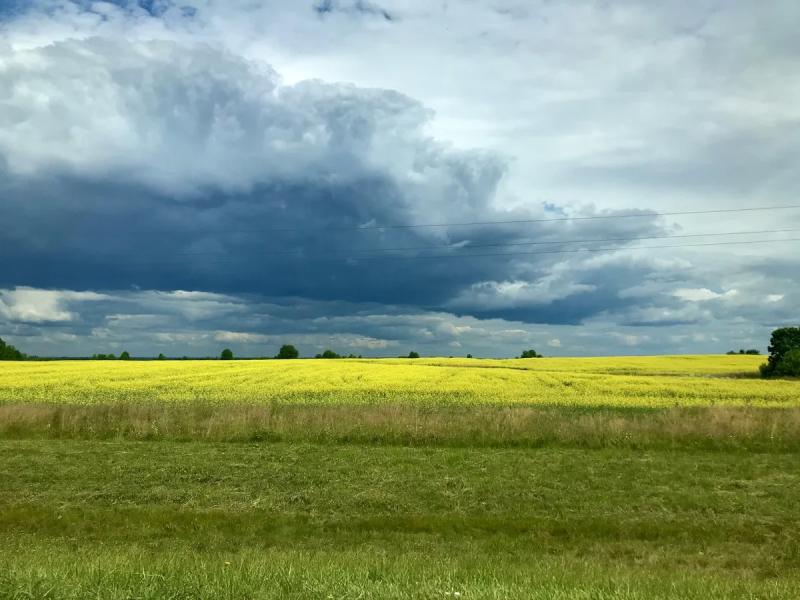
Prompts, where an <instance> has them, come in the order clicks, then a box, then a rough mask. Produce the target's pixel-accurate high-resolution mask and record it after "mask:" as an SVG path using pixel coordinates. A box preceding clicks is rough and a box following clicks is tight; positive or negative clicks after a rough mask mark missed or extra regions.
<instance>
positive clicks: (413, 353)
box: [408, 350, 419, 358]
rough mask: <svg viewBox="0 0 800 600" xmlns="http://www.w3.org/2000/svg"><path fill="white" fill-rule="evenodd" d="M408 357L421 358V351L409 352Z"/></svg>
mask: <svg viewBox="0 0 800 600" xmlns="http://www.w3.org/2000/svg"><path fill="white" fill-rule="evenodd" d="M408 358H419V352H414V351H413V350H412V351H411V352H409V353H408Z"/></svg>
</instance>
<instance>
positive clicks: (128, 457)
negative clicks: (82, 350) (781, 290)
mask: <svg viewBox="0 0 800 600" xmlns="http://www.w3.org/2000/svg"><path fill="white" fill-rule="evenodd" d="M571 361H572V362H571ZM758 362H759V358H758V357H738V356H736V357H647V358H614V359H541V360H539V359H536V360H526V361H522V360H514V361H477V360H466V359H427V360H420V361H404V360H384V361H350V360H347V361H247V362H241V363H240V362H235V361H234V362H231V363H224V362H210V361H206V362H199V361H198V362H194V361H188V362H168V363H156V362H152V363H93V362H58V363H29V364H21V365H13V366H7V365H5V364H0V482H1V484H0V598H6V597H8V598H57V599H58V598H64V599H66V598H70V599H78V598H90V597H91V598H112V599H123V598H124V599H133V598H137V599H141V598H152V599H155V598H186V599H188V598H209V599H210V598H236V599H239V598H241V599H245V598H247V599H249V598H276V599H277V598H281V599H282V598H290V599H291V598H326V599H327V598H354V599H355V598H564V599H566V598H580V599H600V600H603V599H630V600H634V599H645V598H697V599H701V598H702V599H705V598H750V599H751V598H797V597H798V595H799V594H798V590H800V503H798V502H797V490H798V489H800V384H798V382H796V381H762V380H758V379H754V378H749V377H748V374H749V373H750V372H751V369H754V368H755V366H756V365H757V363H758ZM571 367H574V368H571Z"/></svg>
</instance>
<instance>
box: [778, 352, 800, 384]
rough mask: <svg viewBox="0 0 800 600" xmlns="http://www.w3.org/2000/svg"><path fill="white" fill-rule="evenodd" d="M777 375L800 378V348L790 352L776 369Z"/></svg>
mask: <svg viewBox="0 0 800 600" xmlns="http://www.w3.org/2000/svg"><path fill="white" fill-rule="evenodd" d="M775 375H779V376H781V377H800V348H795V349H794V350H789V352H787V353H786V354H784V356H783V358H782V359H781V362H779V363H778V366H777V367H775Z"/></svg>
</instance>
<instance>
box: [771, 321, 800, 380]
mask: <svg viewBox="0 0 800 600" xmlns="http://www.w3.org/2000/svg"><path fill="white" fill-rule="evenodd" d="M795 349H800V327H781V328H780V329H776V330H775V331H773V332H772V336H771V337H770V340H769V347H768V348H767V350H768V351H769V357H768V358H767V364H765V365H762V366H761V374H762V375H764V376H766V377H769V376H770V375H777V374H779V373H778V368H779V365H780V364H781V362H782V361H783V359H784V357H785V356H786V355H787V354H788V353H789V352H791V351H792V350H795ZM781 374H785V373H781Z"/></svg>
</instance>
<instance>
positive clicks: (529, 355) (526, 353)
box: [520, 350, 542, 358]
mask: <svg viewBox="0 0 800 600" xmlns="http://www.w3.org/2000/svg"><path fill="white" fill-rule="evenodd" d="M520 358H542V355H541V354H539V353H538V352H536V350H523V351H522V354H521V355H520Z"/></svg>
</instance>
